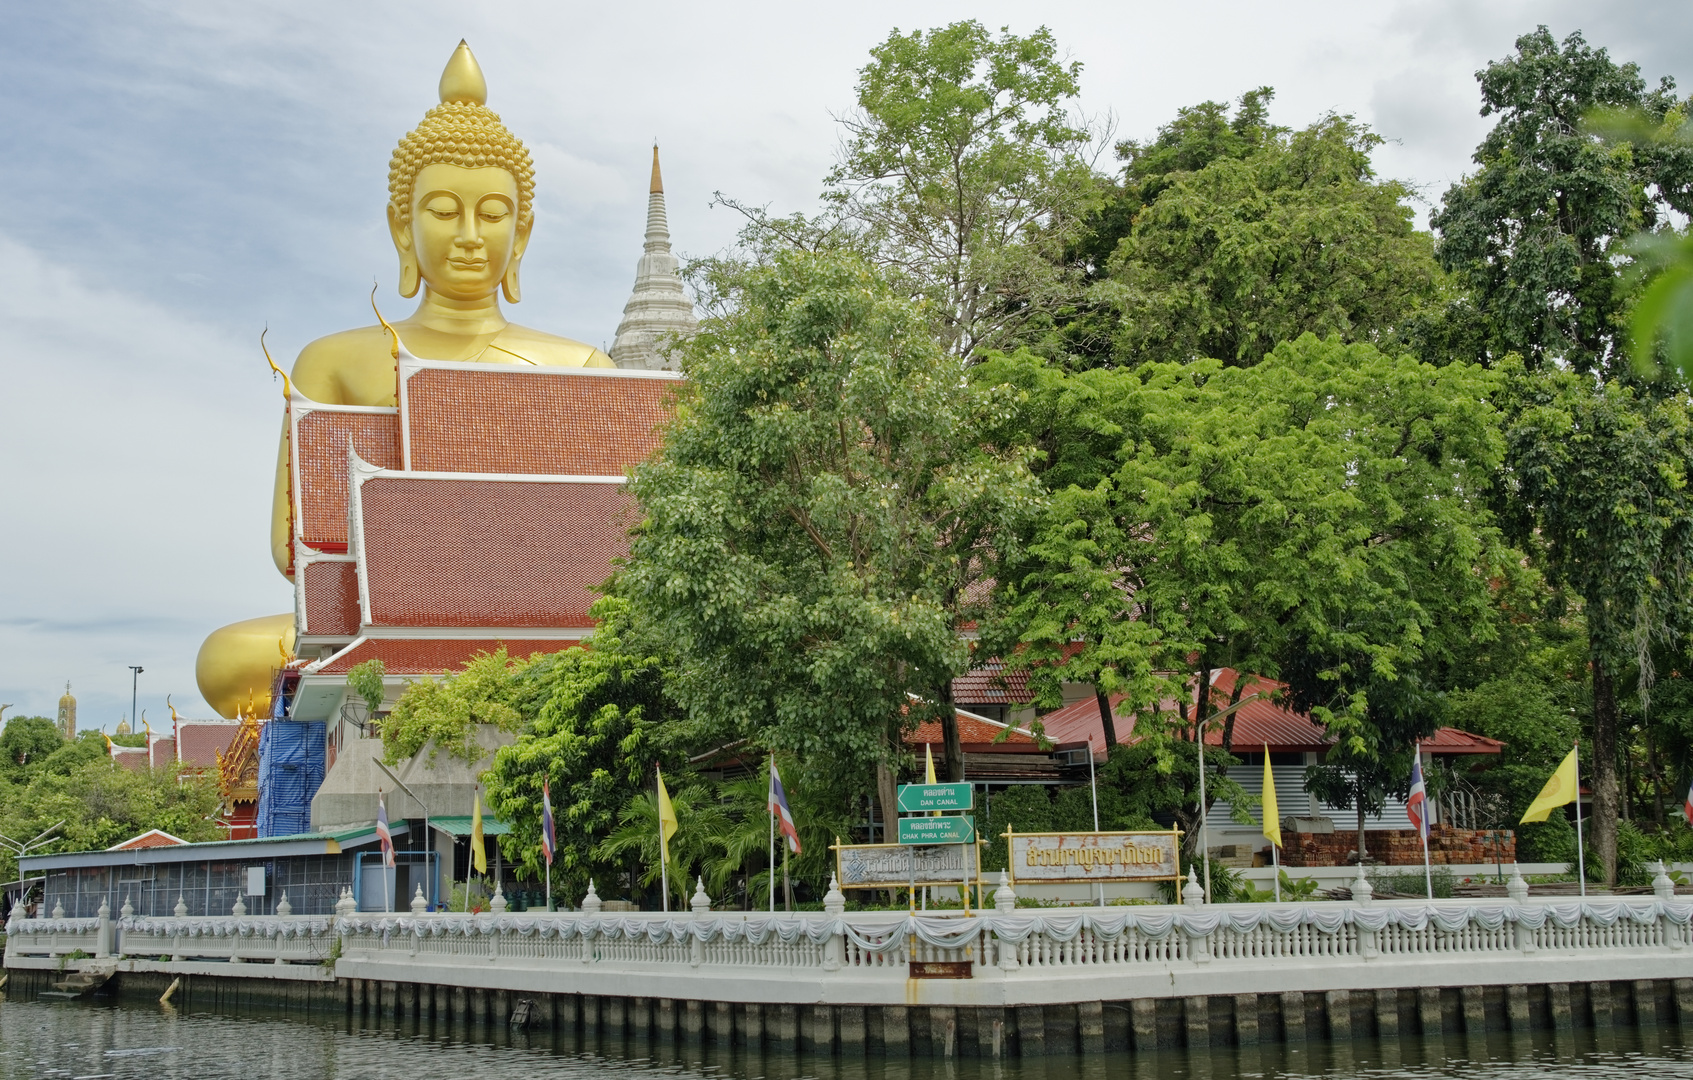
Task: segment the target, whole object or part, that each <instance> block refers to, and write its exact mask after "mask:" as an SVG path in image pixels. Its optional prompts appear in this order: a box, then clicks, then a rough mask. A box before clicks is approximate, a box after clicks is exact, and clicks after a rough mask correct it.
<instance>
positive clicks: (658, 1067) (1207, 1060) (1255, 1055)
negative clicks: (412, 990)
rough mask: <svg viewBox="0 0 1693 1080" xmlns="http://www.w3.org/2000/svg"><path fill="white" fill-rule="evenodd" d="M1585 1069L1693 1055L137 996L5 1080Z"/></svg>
mask: <svg viewBox="0 0 1693 1080" xmlns="http://www.w3.org/2000/svg"><path fill="white" fill-rule="evenodd" d="M1564 1072H1572V1073H1579V1074H1580V1076H1581V1077H1582V1080H1609V1078H1612V1077H1616V1078H1619V1080H1620V1078H1622V1077H1628V1078H1630V1080H1633V1078H1636V1077H1642V1076H1649V1077H1654V1078H1659V1077H1663V1078H1687V1080H1693V1053H1690V1052H1689V1051H1688V1050H1687V1049H1686V1048H1685V1047H1684V1046H1683V1045H1682V1040H1681V1038H1680V1035H1679V1034H1678V1032H1677V1031H1676V1029H1675V1028H1673V1027H1647V1028H1644V1029H1640V1030H1632V1029H1627V1028H1616V1027H1607V1028H1605V1029H1603V1030H1595V1029H1591V1028H1583V1029H1578V1030H1576V1031H1573V1032H1572V1031H1567V1030H1566V1031H1560V1032H1549V1031H1547V1032H1534V1033H1520V1032H1519V1033H1511V1034H1505V1033H1499V1034H1491V1035H1487V1036H1485V1037H1483V1036H1466V1035H1448V1036H1446V1037H1445V1038H1439V1037H1435V1038H1429V1039H1423V1038H1420V1037H1402V1038H1396V1039H1383V1040H1374V1039H1361V1040H1358V1041H1356V1042H1350V1043H1334V1044H1329V1043H1323V1042H1317V1041H1312V1042H1308V1043H1294V1044H1291V1045H1280V1044H1271V1045H1263V1046H1246V1047H1226V1048H1224V1047H1219V1048H1215V1049H1212V1050H1210V1051H1205V1052H1189V1051H1186V1050H1160V1051H1157V1052H1155V1053H1140V1054H1129V1053H1107V1054H1104V1055H1099V1056H1095V1057H1090V1058H1075V1057H1067V1056H1066V1057H1048V1058H1039V1059H1032V1060H1029V1061H992V1060H979V1059H962V1060H952V1061H936V1060H932V1059H915V1060H888V1059H885V1058H881V1057H877V1056H867V1055H859V1056H843V1057H838V1058H817V1057H813V1056H801V1057H797V1058H796V1057H794V1056H793V1055H789V1054H781V1053H767V1052H760V1051H757V1050H751V1051H749V1050H748V1049H746V1048H745V1047H721V1046H705V1047H699V1046H693V1047H690V1046H685V1045H673V1044H668V1043H660V1042H656V1041H649V1040H647V1039H644V1038H636V1037H633V1036H622V1037H615V1038H606V1039H596V1038H579V1037H575V1036H570V1035H564V1036H559V1037H557V1038H555V1037H554V1036H553V1035H552V1034H551V1033H545V1032H523V1031H517V1032H513V1031H510V1030H507V1029H502V1028H491V1027H484V1026H480V1025H477V1026H472V1025H467V1024H462V1023H461V1024H457V1025H454V1024H452V1023H450V1022H431V1021H423V1022H417V1021H413V1022H411V1023H409V1024H401V1025H398V1026H394V1025H392V1024H389V1025H372V1024H369V1023H366V1022H362V1021H349V1020H344V1019H343V1020H338V1021H334V1022H331V1021H329V1020H327V1019H325V1018H310V1019H302V1018H297V1017H281V1016H276V1015H272V1014H257V1013H247V1014H240V1015H212V1014H207V1013H188V1014H184V1013H179V1012H177V1011H175V1010H173V1009H168V1008H167V1009H163V1010H161V1009H159V1008H156V1007H147V1006H139V1005H128V1006H117V1005H106V1004H89V1003H80V1002H72V1003H63V1004H60V1003H45V1002H10V1003H6V1004H0V1080H14V1078H17V1080H22V1078H24V1077H31V1078H34V1077H55V1078H57V1077H66V1078H73V1080H93V1078H100V1080H127V1078H131V1077H134V1078H142V1077H146V1078H155V1077H157V1078H167V1080H179V1078H180V1080H252V1078H254V1077H276V1078H281V1080H291V1078H294V1077H301V1078H306V1077H310V1078H314V1080H316V1078H325V1077H334V1078H346V1080H353V1078H358V1080H365V1078H371V1080H386V1078H393V1080H417V1078H419V1077H432V1076H441V1077H452V1078H457V1077H493V1076H521V1077H525V1078H528V1077H542V1078H551V1077H569V1078H588V1077H604V1076H618V1077H627V1078H629V1080H643V1078H649V1077H659V1076H663V1077H667V1078H695V1077H698V1078H700V1080H707V1078H709V1080H766V1078H768V1080H796V1078H802V1077H803V1078H815V1080H918V1078H931V1077H932V1078H937V1080H1106V1078H1107V1077H1110V1078H1111V1080H1188V1078H1191V1080H1260V1078H1262V1080H1277V1078H1283V1077H1285V1078H1288V1080H1307V1078H1309V1080H1315V1078H1319V1077H1321V1078H1329V1077H1337V1078H1338V1077H1368V1078H1372V1080H1375V1078H1380V1080H1401V1078H1403V1080H1417V1078H1423V1077H1459V1076H1461V1077H1462V1078H1463V1080H1517V1078H1525V1080H1526V1078H1528V1077H1539V1076H1544V1075H1546V1074H1548V1073H1553V1074H1557V1073H1564Z"/></svg>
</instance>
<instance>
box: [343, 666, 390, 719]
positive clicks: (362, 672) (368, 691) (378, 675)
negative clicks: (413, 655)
mask: <svg viewBox="0 0 1693 1080" xmlns="http://www.w3.org/2000/svg"><path fill="white" fill-rule="evenodd" d="M386 674H388V665H386V664H384V663H383V662H382V661H381V660H380V659H371V660H366V661H365V662H364V663H362V664H354V665H353V666H352V667H350V668H348V669H347V686H348V687H349V688H350V689H351V690H352V691H353V693H355V694H357V695H358V696H359V698H360V699H361V700H363V702H364V707H365V709H366V710H367V711H368V713H369V715H371V716H375V715H376V710H377V709H380V708H381V707H382V698H383V696H384V695H385V694H386V693H387V690H386V689H385V688H384V687H383V685H382V677H383V676H384V675H386Z"/></svg>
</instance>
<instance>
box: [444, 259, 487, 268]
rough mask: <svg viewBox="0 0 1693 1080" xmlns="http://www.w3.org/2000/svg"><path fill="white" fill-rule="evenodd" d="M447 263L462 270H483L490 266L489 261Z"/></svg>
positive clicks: (452, 260)
mask: <svg viewBox="0 0 1693 1080" xmlns="http://www.w3.org/2000/svg"><path fill="white" fill-rule="evenodd" d="M447 261H448V262H450V263H452V264H453V265H454V266H456V267H458V268H459V269H460V270H483V269H486V268H487V266H488V260H487V259H448V260H447Z"/></svg>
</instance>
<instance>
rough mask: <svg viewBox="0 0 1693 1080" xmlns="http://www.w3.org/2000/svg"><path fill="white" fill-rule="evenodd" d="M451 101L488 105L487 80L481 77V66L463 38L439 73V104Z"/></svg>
mask: <svg viewBox="0 0 1693 1080" xmlns="http://www.w3.org/2000/svg"><path fill="white" fill-rule="evenodd" d="M453 101H456V102H459V103H461V104H465V105H486V104H488V80H487V79H485V78H483V77H482V65H481V64H478V63H477V62H476V57H475V56H474V55H473V54H472V53H471V51H470V46H469V45H468V44H466V43H465V40H464V39H463V38H460V39H459V47H458V48H456V49H454V50H453V55H452V56H451V57H450V58H449V59H448V60H447V66H446V68H445V69H444V70H443V71H442V72H441V102H442V103H443V104H445V103H447V102H453Z"/></svg>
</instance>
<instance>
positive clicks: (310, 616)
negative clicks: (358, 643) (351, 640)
mask: <svg viewBox="0 0 1693 1080" xmlns="http://www.w3.org/2000/svg"><path fill="white" fill-rule="evenodd" d="M301 574H302V576H303V580H302V582H301V589H302V591H303V592H304V593H305V602H306V632H307V633H308V634H356V633H358V629H359V621H360V615H359V575H358V568H357V567H355V566H354V565H353V564H352V563H350V562H313V563H307V564H306V566H305V567H304V569H302V570H301Z"/></svg>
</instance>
